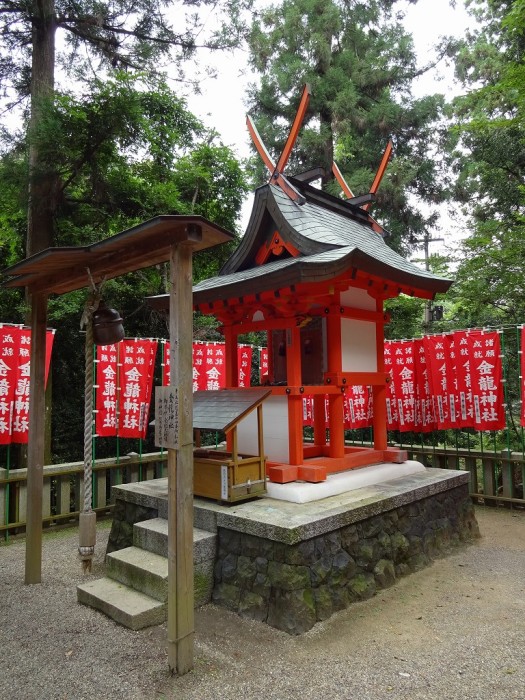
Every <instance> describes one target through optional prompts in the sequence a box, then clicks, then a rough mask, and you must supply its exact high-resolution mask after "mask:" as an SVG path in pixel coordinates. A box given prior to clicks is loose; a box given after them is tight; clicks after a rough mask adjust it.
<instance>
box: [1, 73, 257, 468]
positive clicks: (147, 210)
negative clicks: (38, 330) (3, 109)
mask: <svg viewBox="0 0 525 700" xmlns="http://www.w3.org/2000/svg"><path fill="white" fill-rule="evenodd" d="M35 139H37V141H38V146H39V149H40V152H41V154H42V157H43V160H42V162H43V163H44V166H45V165H46V163H48V162H49V163H51V162H53V163H54V164H55V166H56V168H57V172H58V173H59V178H58V189H57V192H56V203H55V230H56V236H55V238H56V243H57V244H60V245H85V244H89V243H92V242H94V241H97V240H100V239H101V238H104V237H106V236H109V235H112V234H115V233H118V232H119V231H121V230H125V229H126V228H129V227H130V226H132V225H134V224H136V223H139V222H141V221H144V220H147V219H149V218H151V217H154V216H156V215H159V214H198V215H201V216H204V217H206V218H209V219H211V220H213V221H214V222H215V223H218V224H219V225H221V226H223V227H224V228H225V229H227V230H231V231H235V230H236V228H237V217H238V213H239V211H240V208H241V204H242V199H243V196H244V195H245V193H246V191H247V185H246V182H245V178H244V176H243V174H242V171H241V168H240V164H239V163H238V162H237V161H236V159H235V158H234V156H233V154H232V152H231V151H230V150H229V149H228V148H226V147H225V146H223V145H222V144H221V143H220V142H219V140H218V137H217V135H216V133H214V132H208V131H207V130H206V129H205V128H204V127H203V125H202V124H201V123H200V122H199V121H198V120H197V119H196V118H195V117H194V116H193V115H192V114H191V113H189V112H188V110H187V107H186V104H185V102H184V101H183V100H181V99H180V98H178V97H177V96H176V95H174V94H173V93H172V92H171V91H170V90H169V89H168V88H167V86H166V85H165V84H164V83H163V82H162V81H159V83H158V84H157V85H156V86H155V89H153V85H152V84H151V82H150V84H149V89H148V90H146V89H144V85H143V84H142V83H141V81H140V78H132V77H130V76H126V75H117V76H115V78H114V79H112V80H109V81H107V82H101V81H98V80H95V81H93V83H91V84H89V85H86V87H85V93H84V95H82V96H81V97H78V96H75V95H73V94H70V93H68V94H57V99H56V101H55V102H54V105H47V107H46V109H45V110H44V112H43V118H42V119H41V121H40V124H39V127H38V130H37V132H36V134H35ZM23 146H24V144H23V143H22V144H20V145H19V146H18V145H17V146H16V147H15V148H13V149H12V150H11V151H10V152H8V153H7V154H5V155H4V156H3V158H1V159H0V204H1V205H2V209H1V215H0V241H1V244H0V245H1V248H2V254H3V255H5V258H6V262H16V261H17V260H19V259H21V258H23V256H24V253H23V250H24V236H25V229H26V217H27V213H26V209H25V200H26V194H25V193H26V192H27V160H26V151H25V149H24V147H23ZM223 248H226V246H220V247H218V248H215V249H213V250H212V251H203V252H202V253H200V254H198V255H197V256H196V259H195V264H194V277H195V280H198V279H201V278H202V277H209V276H213V275H215V274H217V272H218V269H219V267H220V265H221V264H222V263H223V262H224V260H225V258H226V257H227V255H228V251H227V250H223ZM165 291H167V270H166V266H164V265H159V266H156V267H153V268H149V269H145V270H141V271H138V272H134V273H131V274H129V275H124V276H122V277H120V278H118V279H115V280H110V281H108V282H107V283H106V284H105V286H104V298H105V300H106V302H107V303H108V304H109V305H110V306H112V307H114V308H116V309H118V310H119V312H120V314H121V315H122V317H123V318H124V326H125V331H126V335H127V337H135V336H138V337H167V335H168V328H167V323H166V319H165V318H164V316H163V315H160V314H158V313H156V312H154V311H152V310H151V309H150V307H149V306H148V305H147V304H146V303H145V301H144V299H145V297H147V296H150V295H155V294H159V293H163V292H165ZM86 294H87V292H86V290H81V291H78V292H74V293H71V294H66V295H62V296H59V297H56V298H54V297H53V298H51V299H50V301H49V319H48V323H49V325H50V326H51V327H55V328H56V329H57V332H56V336H55V346H54V352H53V362H52V379H53V425H52V434H53V445H52V450H53V455H54V459H55V460H66V461H67V460H69V459H82V445H83V422H84V419H83V394H84V335H83V334H81V333H80V327H79V324H80V318H81V315H82V310H83V307H84V303H85V299H86ZM0 311H2V315H1V317H0V320H2V321H5V322H21V321H23V320H24V305H23V300H22V297H21V294H20V292H19V291H18V290H16V291H9V290H5V289H2V290H0ZM208 333H209V334H210V335H212V336H213V337H215V336H218V335H219V334H218V331H217V330H216V329H215V328H211V327H210V328H207V329H206V333H203V335H202V337H203V338H206V337H208ZM159 381H160V379H159ZM149 447H150V448H151V449H153V445H150V446H149ZM122 449H125V447H124V446H123V447H122ZM126 449H127V448H126ZM129 449H135V450H137V449H138V448H137V445H136V444H135V445H130V446H129ZM144 449H146V445H145V446H144ZM114 450H115V444H114V441H102V442H100V443H99V444H98V445H97V454H98V455H99V456H104V454H110V453H112V452H114Z"/></svg>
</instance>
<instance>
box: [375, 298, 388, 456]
mask: <svg viewBox="0 0 525 700" xmlns="http://www.w3.org/2000/svg"><path fill="white" fill-rule="evenodd" d="M376 311H377V312H378V313H379V314H381V320H380V321H377V323H376V355H377V371H378V372H384V371H385V324H384V320H383V300H382V299H377V301H376ZM372 398H373V405H374V420H373V423H372V425H373V427H374V449H376V450H386V448H387V431H386V427H387V423H386V384H381V385H380V386H374V387H373V389H372Z"/></svg>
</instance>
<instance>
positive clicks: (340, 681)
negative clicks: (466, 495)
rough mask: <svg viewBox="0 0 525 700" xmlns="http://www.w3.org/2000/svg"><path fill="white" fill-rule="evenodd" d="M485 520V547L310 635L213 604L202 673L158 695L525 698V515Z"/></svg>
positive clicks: (200, 617)
mask: <svg viewBox="0 0 525 700" xmlns="http://www.w3.org/2000/svg"><path fill="white" fill-rule="evenodd" d="M477 517H478V522H479V525H480V530H481V533H482V537H481V539H480V540H479V541H478V542H477V543H476V544H474V545H472V546H469V547H465V548H462V549H460V550H458V552H457V553H455V554H453V555H451V556H449V557H446V558H444V559H440V560H438V561H436V562H434V564H433V565H432V566H430V567H429V568H427V569H425V570H423V571H421V572H418V573H416V574H413V575H411V576H409V577H407V578H404V579H401V580H400V581H398V582H397V583H396V585H395V586H394V587H392V588H390V589H388V590H386V591H383V592H382V593H380V594H379V595H377V596H376V597H374V598H372V599H371V600H368V601H366V602H363V603H359V604H356V605H354V606H353V607H351V608H350V609H348V610H346V611H343V612H341V613H338V614H337V615H335V616H334V617H332V618H331V619H330V620H328V621H326V622H324V623H321V624H318V625H316V627H315V628H314V629H313V630H311V631H310V632H308V633H307V634H305V635H303V636H301V637H295V638H290V637H288V636H287V635H285V634H284V633H280V632H278V631H276V630H273V629H271V628H268V627H267V626H265V625H261V624H257V623H251V622H248V621H246V620H240V619H239V618H238V617H237V616H235V615H230V614H228V613H227V612H225V611H223V610H219V609H217V608H215V607H213V606H207V607H206V608H204V609H202V610H201V611H199V613H198V614H197V636H196V652H197V659H196V669H195V672H194V673H192V674H190V675H189V676H186V677H184V678H179V679H170V680H169V681H168V682H166V683H164V684H161V685H162V691H161V692H159V695H158V697H159V698H163V697H165V698H184V700H190V699H192V698H195V699H197V698H199V699H203V698H205V697H211V698H224V699H229V698H232V699H233V698H261V699H262V698H266V699H268V698H279V699H282V700H285V699H286V700H295V698H297V700H299V699H301V700H304V698H315V699H319V700H321V698H323V699H324V698H326V699H330V700H334V699H338V698H341V699H342V698H345V699H346V698H356V700H364V699H365V698H374V699H376V698H377V699H379V698H396V699H400V698H406V699H410V700H412V699H417V698H429V699H430V698H436V699H443V700H450V699H453V698H462V699H470V698H472V700H474V699H476V700H478V699H480V698H482V699H485V698H486V699H487V700H500V699H501V700H507V699H508V698H519V699H520V700H524V699H525V513H524V512H523V511H514V512H509V511H508V510H500V509H493V508H478V509H477ZM159 631H160V630H159ZM210 681H212V682H210Z"/></svg>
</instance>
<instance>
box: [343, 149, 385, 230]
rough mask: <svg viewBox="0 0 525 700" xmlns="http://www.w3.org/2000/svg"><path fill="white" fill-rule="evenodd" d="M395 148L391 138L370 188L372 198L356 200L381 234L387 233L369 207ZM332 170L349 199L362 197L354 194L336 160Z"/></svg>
mask: <svg viewBox="0 0 525 700" xmlns="http://www.w3.org/2000/svg"><path fill="white" fill-rule="evenodd" d="M393 148H394V144H393V143H392V139H389V140H388V143H387V145H386V148H385V150H384V152H383V155H382V157H381V162H380V163H379V167H378V169H377V172H376V175H375V177H374V181H373V183H372V186H371V187H370V190H369V193H368V194H369V195H371V197H370V200H369V201H366V202H365V203H364V204H363V203H361V204H358V202H357V201H356V202H354V203H355V204H356V205H357V206H360V207H361V209H362V210H363V211H365V212H366V213H367V215H368V218H369V220H370V223H371V225H372V228H373V229H374V231H376V232H377V233H380V234H381V235H385V229H384V228H383V227H382V226H381V224H378V223H377V221H376V220H375V219H374V218H373V217H372V216H370V214H368V209H369V207H370V205H371V204H372V202H373V200H374V199H375V194H376V192H377V190H378V189H379V185H380V184H381V180H382V179H383V175H384V174H385V171H386V168H387V165H388V162H389V160H390V157H391V155H392V150H393ZM332 172H333V174H334V176H335V179H336V180H337V182H338V183H339V186H340V187H341V189H342V190H343V194H345V195H346V196H347V198H348V199H349V200H357V199H361V198H360V197H356V196H355V195H354V193H353V192H352V190H351V189H350V187H349V186H348V183H347V182H346V180H345V179H344V177H343V174H342V173H341V171H340V170H339V168H338V166H337V163H336V162H335V161H334V162H333V163H332ZM351 203H352V202H351Z"/></svg>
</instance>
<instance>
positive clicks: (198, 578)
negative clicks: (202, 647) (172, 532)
mask: <svg viewBox="0 0 525 700" xmlns="http://www.w3.org/2000/svg"><path fill="white" fill-rule="evenodd" d="M216 546H217V535H216V534H215V533H213V532H207V531H205V530H201V529H199V528H194V529H193V561H194V605H195V607H199V606H200V605H204V604H205V603H208V602H209V601H210V600H211V593H212V590H213V567H214V564H215V553H216ZM167 557H168V521H167V520H164V519H163V518H153V519H151V520H145V521H143V522H140V523H136V524H135V525H134V526H133V546H132V547H126V548H125V549H120V550H118V551H115V552H111V553H110V554H108V555H107V556H106V574H107V576H106V577H105V578H102V579H98V580H96V581H89V582H88V583H84V584H80V585H79V586H77V600H78V602H79V603H83V604H84V605H89V606H91V607H93V608H95V609H97V610H100V611H101V612H103V613H105V614H106V615H108V616H109V617H111V618H112V619H113V620H115V621H116V622H118V623H119V624H121V625H124V626H125V627H129V628H130V629H133V630H138V629H142V628H144V627H149V626H151V625H158V624H160V623H161V622H164V620H165V619H166V615H167V598H168V558H167Z"/></svg>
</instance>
